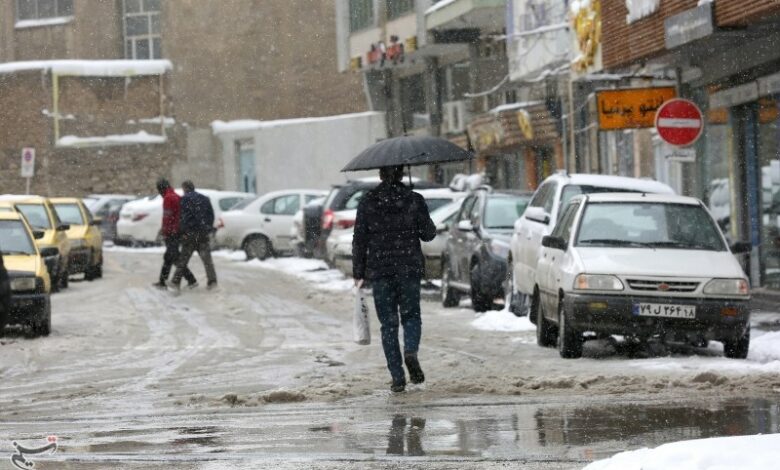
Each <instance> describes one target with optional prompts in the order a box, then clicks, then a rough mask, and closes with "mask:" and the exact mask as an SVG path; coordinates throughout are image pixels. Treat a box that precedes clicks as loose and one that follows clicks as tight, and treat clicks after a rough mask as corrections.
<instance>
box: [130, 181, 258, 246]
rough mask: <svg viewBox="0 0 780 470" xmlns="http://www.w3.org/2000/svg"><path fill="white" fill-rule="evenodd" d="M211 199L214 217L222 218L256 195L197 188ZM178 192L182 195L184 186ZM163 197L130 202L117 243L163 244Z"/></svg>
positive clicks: (215, 218)
mask: <svg viewBox="0 0 780 470" xmlns="http://www.w3.org/2000/svg"><path fill="white" fill-rule="evenodd" d="M197 191H198V192H199V193H201V194H203V195H205V196H208V198H209V199H210V200H211V207H212V208H213V209H214V220H215V225H216V221H217V220H219V217H220V216H221V215H222V213H223V211H227V210H229V209H231V208H233V207H234V206H236V205H237V204H239V203H241V202H243V201H246V200H247V199H251V198H254V197H255V195H254V194H251V193H242V192H236V191H216V190H213V189H197ZM176 193H177V194H179V195H181V194H182V191H181V190H180V189H177V190H176ZM161 230H162V197H161V196H160V195H159V194H158V195H154V196H148V197H145V198H142V199H138V200H135V201H131V202H128V203H126V204H125V205H124V207H122V210H120V211H119V222H117V236H116V239H115V240H114V242H115V243H116V244H118V245H128V244H129V245H142V246H143V245H159V244H161V243H162V235H161Z"/></svg>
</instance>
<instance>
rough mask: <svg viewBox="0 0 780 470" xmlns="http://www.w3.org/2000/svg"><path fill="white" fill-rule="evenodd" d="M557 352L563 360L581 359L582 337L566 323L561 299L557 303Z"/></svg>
mask: <svg viewBox="0 0 780 470" xmlns="http://www.w3.org/2000/svg"><path fill="white" fill-rule="evenodd" d="M558 352H559V353H560V355H561V357H562V358H564V359H577V358H579V357H582V335H581V334H580V332H579V331H577V330H576V329H574V328H572V327H570V326H569V325H568V323H567V322H566V309H565V308H564V305H563V299H560V301H559V302H558Z"/></svg>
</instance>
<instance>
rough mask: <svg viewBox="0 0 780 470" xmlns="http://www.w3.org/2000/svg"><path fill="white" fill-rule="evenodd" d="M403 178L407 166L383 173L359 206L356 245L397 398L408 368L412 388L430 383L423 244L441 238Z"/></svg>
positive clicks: (359, 273) (358, 276) (356, 261)
mask: <svg viewBox="0 0 780 470" xmlns="http://www.w3.org/2000/svg"><path fill="white" fill-rule="evenodd" d="M403 174H404V171H403V167H402V166H394V167H386V168H381V169H380V170H379V177H380V179H381V183H380V184H379V186H377V187H376V188H375V189H373V190H371V191H369V192H368V193H366V195H365V196H364V197H363V199H362V200H361V201H360V204H358V210H357V219H356V221H355V234H354V238H353V241H352V260H353V276H354V278H355V285H356V286H357V287H358V288H360V287H361V286H362V285H363V283H364V281H365V280H369V281H370V282H371V284H372V287H373V291H374V305H375V307H376V313H377V317H378V318H379V323H380V324H381V332H382V348H383V349H384V353H385V359H386V360H387V368H388V370H389V371H390V376H391V378H392V380H393V383H392V386H391V387H390V389H391V390H392V391H393V392H403V391H404V390H405V388H406V374H405V372H404V368H403V364H404V363H405V364H406V368H407V369H408V371H409V379H410V380H411V382H412V383H422V382H424V381H425V375H424V374H423V371H422V368H421V367H420V362H419V360H418V358H417V352H418V349H419V346H420V336H421V334H422V320H421V318H420V280H421V279H422V276H423V269H424V263H423V254H422V249H421V247H420V240H423V241H430V240H433V238H434V237H435V236H436V226H435V225H434V223H433V221H432V220H431V217H430V215H429V214H428V206H426V204H425V200H424V199H423V197H422V196H421V195H419V194H417V193H415V192H413V191H412V190H411V189H410V188H409V187H407V186H405V185H404V184H403V183H402V182H401V180H402V179H403ZM399 314H400V324H401V325H403V329H404V355H403V360H402V358H401V349H400V344H399V341H398V327H399Z"/></svg>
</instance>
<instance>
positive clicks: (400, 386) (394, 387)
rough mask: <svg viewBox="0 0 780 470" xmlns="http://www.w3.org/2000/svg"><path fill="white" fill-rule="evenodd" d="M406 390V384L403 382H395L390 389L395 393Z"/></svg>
mask: <svg viewBox="0 0 780 470" xmlns="http://www.w3.org/2000/svg"><path fill="white" fill-rule="evenodd" d="M404 390H406V384H405V383H403V382H400V383H394V384H393V385H391V386H390V391H391V392H393V393H401V392H403V391H404Z"/></svg>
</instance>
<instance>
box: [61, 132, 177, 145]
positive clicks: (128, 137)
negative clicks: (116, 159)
mask: <svg viewBox="0 0 780 470" xmlns="http://www.w3.org/2000/svg"><path fill="white" fill-rule="evenodd" d="M166 140H167V138H166V137H165V136H164V135H152V134H149V133H147V132H145V131H140V132H137V133H135V134H118V135H107V136H102V137H76V136H75V135H66V136H63V137H60V139H59V140H58V141H57V147H97V146H109V145H128V144H162V143H165V142H166Z"/></svg>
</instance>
